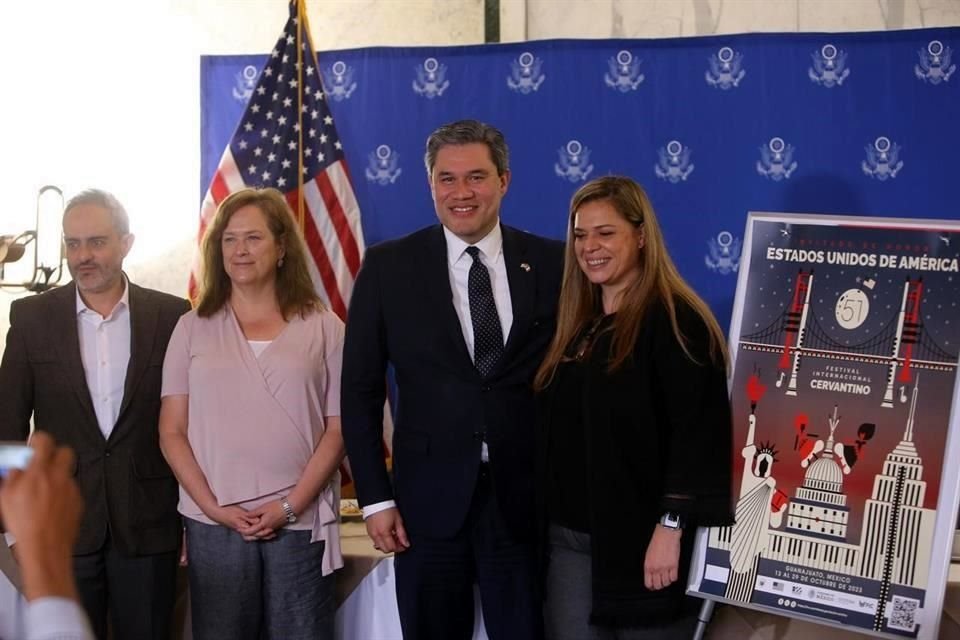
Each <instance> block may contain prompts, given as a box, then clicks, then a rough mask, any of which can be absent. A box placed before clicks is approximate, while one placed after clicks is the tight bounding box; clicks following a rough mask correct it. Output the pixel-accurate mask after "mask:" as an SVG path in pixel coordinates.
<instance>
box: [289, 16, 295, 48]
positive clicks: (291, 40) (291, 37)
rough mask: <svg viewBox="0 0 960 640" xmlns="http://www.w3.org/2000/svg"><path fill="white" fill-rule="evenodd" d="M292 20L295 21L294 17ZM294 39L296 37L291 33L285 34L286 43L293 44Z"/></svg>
mask: <svg viewBox="0 0 960 640" xmlns="http://www.w3.org/2000/svg"><path fill="white" fill-rule="evenodd" d="M294 21H296V18H294ZM295 41H296V38H294V37H293V36H292V35H288V36H287V44H293V43H294V42H295Z"/></svg>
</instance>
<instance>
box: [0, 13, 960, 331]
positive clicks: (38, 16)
mask: <svg viewBox="0 0 960 640" xmlns="http://www.w3.org/2000/svg"><path fill="white" fill-rule="evenodd" d="M285 13H286V3H284V2H282V1H281V0H137V1H136V2H129V1H128V0H86V1H85V2H76V1H75V0H47V1H45V2H43V3H30V2H22V1H21V2H10V3H5V4H4V6H3V8H0V55H2V59H3V60H5V61H7V62H8V64H7V66H6V67H5V69H4V100H3V101H2V105H0V115H2V121H3V122H4V123H5V124H6V125H7V126H6V127H5V140H4V153H2V154H0V176H2V177H3V184H4V187H5V188H4V196H5V198H4V208H3V210H2V212H0V234H3V233H15V232H18V231H20V230H22V229H25V228H28V227H29V226H30V225H31V224H32V219H33V210H34V206H35V205H34V201H35V195H36V193H37V189H38V188H39V187H40V186H41V185H44V184H56V185H59V186H61V187H62V188H63V189H64V191H66V192H67V193H72V192H75V191H77V190H79V189H81V188H83V187H86V186H92V185H95V186H102V187H104V188H107V189H110V190H113V191H114V192H115V193H117V195H118V196H119V197H120V198H121V200H122V201H124V202H125V203H126V205H127V208H128V209H129V211H130V216H131V223H132V226H133V229H134V231H135V232H136V234H137V242H136V244H135V245H134V249H133V252H132V253H131V255H130V256H129V257H128V259H127V267H128V271H129V272H130V274H131V277H133V278H134V279H135V280H136V281H137V282H139V283H141V284H143V285H146V286H150V287H154V288H158V289H162V290H166V291H170V292H173V293H180V294H182V293H183V292H184V291H185V286H186V281H187V274H188V271H189V264H190V259H191V254H192V251H193V246H194V239H195V234H196V227H197V215H198V214H197V211H198V201H199V198H200V192H201V185H200V184H199V153H198V148H199V128H200V117H199V108H198V107H199V102H200V97H199V56H200V55H202V54H226V53H251V52H258V51H267V50H268V49H269V48H270V46H272V44H273V42H274V40H275V39H276V37H277V35H278V33H279V30H280V28H281V26H282V24H283V22H284V20H285ZM483 15H484V6H483V0H312V1H310V2H309V19H310V23H311V29H312V33H313V37H314V43H315V44H316V46H317V47H318V48H320V49H323V50H330V49H344V48H354V47H366V46H402V45H454V44H478V43H482V42H483V37H484V23H483ZM956 25H960V0H500V32H501V39H502V41H504V42H516V41H523V40H533V39H544V38H609V37H624V38H661V37H676V36H695V35H709V34H717V33H741V32H748V31H781V32H796V31H860V30H883V29H901V28H916V27H934V26H956ZM15 297H16V294H11V293H7V292H0V336H3V335H5V334H6V330H7V326H8V319H7V316H8V308H9V303H10V301H11V300H12V299H14V298H15ZM0 348H2V347H0Z"/></svg>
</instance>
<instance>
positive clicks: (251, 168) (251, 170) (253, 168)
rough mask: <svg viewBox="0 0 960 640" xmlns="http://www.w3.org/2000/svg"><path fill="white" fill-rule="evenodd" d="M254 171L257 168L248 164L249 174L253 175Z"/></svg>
mask: <svg viewBox="0 0 960 640" xmlns="http://www.w3.org/2000/svg"><path fill="white" fill-rule="evenodd" d="M256 172H257V168H256V167H255V166H254V165H250V168H249V169H247V173H249V174H250V175H253V174H255V173H256Z"/></svg>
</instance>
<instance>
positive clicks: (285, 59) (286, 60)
mask: <svg viewBox="0 0 960 640" xmlns="http://www.w3.org/2000/svg"><path fill="white" fill-rule="evenodd" d="M280 60H281V61H282V62H283V64H287V62H289V61H290V56H288V55H287V54H283V57H282V58H280Z"/></svg>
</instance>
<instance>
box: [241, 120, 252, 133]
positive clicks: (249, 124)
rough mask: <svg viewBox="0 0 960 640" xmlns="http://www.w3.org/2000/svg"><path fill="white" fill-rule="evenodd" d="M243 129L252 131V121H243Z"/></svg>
mask: <svg viewBox="0 0 960 640" xmlns="http://www.w3.org/2000/svg"><path fill="white" fill-rule="evenodd" d="M243 130H244V131H253V123H252V122H244V123H243Z"/></svg>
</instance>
